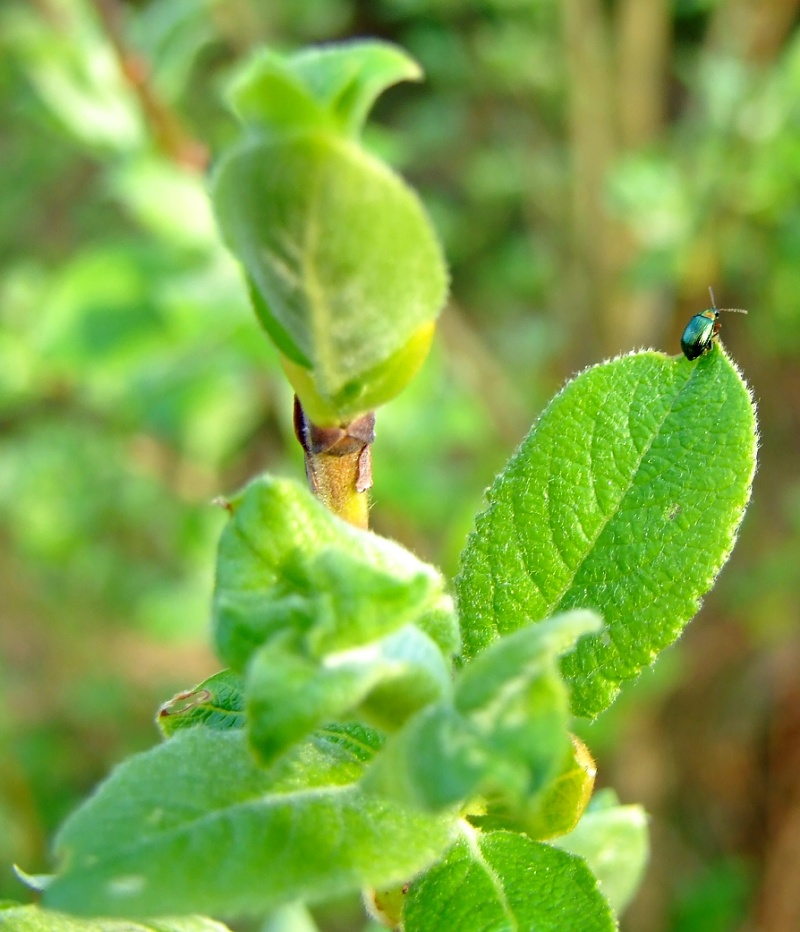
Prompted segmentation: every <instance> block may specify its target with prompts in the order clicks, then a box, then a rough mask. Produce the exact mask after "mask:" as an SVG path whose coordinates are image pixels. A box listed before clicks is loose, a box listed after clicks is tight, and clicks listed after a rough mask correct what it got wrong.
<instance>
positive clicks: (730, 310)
mask: <svg viewBox="0 0 800 932" xmlns="http://www.w3.org/2000/svg"><path fill="white" fill-rule="evenodd" d="M708 293H709V294H710V295H711V307H712V308H713V309H714V310H715V311H723V312H724V313H726V314H746V313H747V311H746V310H745V309H744V308H743V307H717V299H716V298H715V297H714V292H713V291H712V290H711V285H709V286H708Z"/></svg>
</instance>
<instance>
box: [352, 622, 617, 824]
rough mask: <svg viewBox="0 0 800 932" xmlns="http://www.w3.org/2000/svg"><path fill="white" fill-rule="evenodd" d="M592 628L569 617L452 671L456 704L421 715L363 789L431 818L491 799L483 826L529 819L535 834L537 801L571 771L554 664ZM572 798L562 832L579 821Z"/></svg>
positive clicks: (565, 713)
mask: <svg viewBox="0 0 800 932" xmlns="http://www.w3.org/2000/svg"><path fill="white" fill-rule="evenodd" d="M599 626H600V619H599V618H598V617H597V616H596V615H594V614H593V613H591V612H585V611H583V612H582V611H576V612H571V613H568V614H567V615H562V616H560V617H558V618H553V619H550V620H549V621H548V622H546V623H544V624H542V625H538V626H530V627H528V628H523V629H522V630H520V631H517V632H515V633H514V634H512V635H509V636H508V637H507V638H504V639H503V640H502V641H498V642H496V643H495V644H492V645H491V646H490V647H489V648H488V650H487V651H486V652H485V653H484V654H482V655H481V656H480V657H478V658H477V659H476V660H475V661H474V662H473V663H472V664H470V665H469V666H468V667H466V668H465V669H463V670H461V671H460V672H459V675H458V677H457V679H456V683H455V695H454V700H453V703H448V702H441V703H439V704H438V705H432V706H430V707H428V708H426V709H424V710H423V711H421V712H420V713H419V714H417V715H416V716H415V717H414V718H412V719H411V720H410V721H409V722H408V723H407V724H406V725H405V726H404V728H403V729H402V730H401V731H400V732H398V734H396V735H394V736H393V737H391V738H390V739H389V740H388V741H387V744H386V747H385V748H384V750H383V753H382V754H381V755H380V756H379V757H377V758H376V759H375V761H374V763H373V764H372V766H371V767H370V769H369V771H368V772H367V773H366V774H365V777H364V781H363V783H364V786H365V788H366V789H368V790H369V791H371V792H378V793H381V794H383V795H385V796H387V797H389V798H391V799H395V800H397V801H399V802H401V803H403V804H405V805H410V806H414V807H421V808H427V809H430V810H433V811H436V810H438V809H441V808H444V807H447V806H452V805H453V804H455V803H462V804H463V803H464V802H465V801H466V800H467V799H468V798H469V797H470V796H473V795H475V794H477V793H481V794H483V795H486V796H487V797H488V800H487V802H488V808H487V811H486V813H485V815H482V816H480V817H479V819H480V821H481V823H482V824H489V825H492V826H494V825H496V824H498V822H502V823H503V824H509V823H511V824H517V825H518V824H520V821H522V823H524V824H526V825H527V822H528V820H529V819H531V818H533V819H535V822H536V824H537V826H541V825H542V824H543V823H544V816H543V815H542V814H541V813H540V812H539V807H538V806H537V805H536V799H537V797H538V796H539V795H541V794H542V793H553V792H556V789H555V788H554V784H556V785H560V784H561V783H562V782H563V780H564V774H565V762H567V761H568V762H569V765H570V766H571V767H574V754H573V749H572V745H571V743H570V740H569V736H568V733H567V727H568V724H569V718H570V715H569V700H568V695H567V690H566V687H565V685H564V683H563V681H562V679H561V677H560V675H559V671H558V658H559V656H560V655H561V654H563V653H564V652H565V651H566V650H568V649H572V648H574V645H575V642H576V640H577V639H578V638H579V637H580V636H581V635H583V634H586V633H588V632H593V631H596V630H597V629H598V627H599ZM572 797H573V801H574V805H573V814H572V820H571V821H568V822H567V827H570V826H571V825H572V824H574V822H575V821H576V820H577V818H578V815H579V814H580V811H579V810H578V809H577V805H578V803H579V802H580V805H581V807H582V806H583V805H585V800H584V799H583V797H581V796H580V794H579V793H573V794H572ZM563 808H564V807H563V805H562V807H561V809H560V810H559V818H560V820H561V823H560V824H563V822H564V820H565V816H564V813H563ZM548 824H549V823H548ZM562 830H564V829H562Z"/></svg>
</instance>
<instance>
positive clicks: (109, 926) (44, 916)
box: [0, 906, 229, 932]
mask: <svg viewBox="0 0 800 932" xmlns="http://www.w3.org/2000/svg"><path fill="white" fill-rule="evenodd" d="M0 930H7V932H229V930H228V927H227V926H224V925H223V924H222V923H221V922H215V921H214V920H213V919H205V918H203V917H202V916H179V917H175V918H173V919H153V920H151V921H150V922H146V923H141V922H131V921H130V920H128V919H121V920H118V921H117V920H113V919H98V920H93V919H76V918H75V917H73V916H65V915H63V914H61V913H55V912H52V911H51V910H49V909H40V908H39V907H38V906H10V907H8V908H2V907H0Z"/></svg>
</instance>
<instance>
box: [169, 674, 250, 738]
mask: <svg viewBox="0 0 800 932" xmlns="http://www.w3.org/2000/svg"><path fill="white" fill-rule="evenodd" d="M243 690H244V680H243V679H242V677H241V676H239V675H238V674H237V673H234V672H233V671H232V670H221V671H220V672H219V673H215V674H214V675H213V676H210V677H209V678H208V679H206V680H203V682H202V683H200V684H199V685H198V686H195V687H194V689H190V690H187V691H186V692H181V693H178V694H177V696H173V698H172V699H170V700H169V701H168V702H165V703H164V704H163V705H162V706H161V708H160V709H159V710H158V718H157V720H156V721H157V724H158V727H159V728H160V729H161V732H162V734H163V735H164V737H165V738H169V737H170V736H172V735H173V734H175V732H176V731H179V730H180V729H182V728H192V727H194V726H195V725H205V726H206V728H217V729H221V730H223V731H224V730H226V729H228V728H242V727H243V726H244V724H245V718H244V693H243Z"/></svg>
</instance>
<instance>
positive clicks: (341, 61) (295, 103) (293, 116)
mask: <svg viewBox="0 0 800 932" xmlns="http://www.w3.org/2000/svg"><path fill="white" fill-rule="evenodd" d="M421 76H422V71H421V69H420V67H419V65H418V64H417V63H416V62H415V61H414V60H413V59H412V58H411V57H410V56H409V55H407V54H406V53H405V52H404V51H402V49H399V48H397V47H396V46H393V45H389V44H388V43H386V42H376V41H374V40H373V41H358V42H347V43H342V44H337V45H328V46H321V47H318V48H310V49H304V50H302V51H300V52H297V53H295V54H293V55H289V56H283V55H277V54H275V53H274V52H270V51H266V50H265V51H262V52H260V53H259V54H258V56H257V57H256V58H254V59H253V61H252V62H250V63H248V65H247V66H246V68H245V69H244V71H243V73H242V74H241V75H240V76H239V78H237V80H236V82H235V84H234V85H233V87H232V90H231V94H230V101H231V106H232V107H233V109H234V111H235V112H236V114H237V115H238V117H239V119H240V120H241V121H242V122H243V123H245V124H251V125H252V124H255V125H257V126H259V127H261V128H262V129H263V128H267V129H272V130H280V131H283V132H286V131H290V130H292V129H297V128H301V127H308V128H312V129H320V128H322V127H324V126H325V125H330V126H331V128H333V129H335V130H337V131H339V132H342V133H344V134H346V135H349V136H356V135H357V134H358V133H359V132H360V130H361V128H362V125H363V123H364V121H365V120H366V118H367V114H368V113H369V110H370V108H371V107H372V105H373V103H374V102H375V100H376V98H377V97H378V96H379V95H380V94H381V93H382V92H383V91H384V90H386V88H388V87H391V85H393V84H397V83H398V82H400V81H417V80H419V79H420V77H421Z"/></svg>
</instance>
